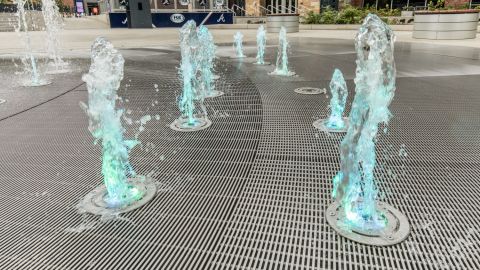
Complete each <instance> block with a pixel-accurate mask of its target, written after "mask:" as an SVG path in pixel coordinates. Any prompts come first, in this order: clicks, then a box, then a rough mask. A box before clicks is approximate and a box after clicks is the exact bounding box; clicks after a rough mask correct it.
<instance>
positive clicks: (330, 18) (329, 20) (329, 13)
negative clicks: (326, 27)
mask: <svg viewBox="0 0 480 270" xmlns="http://www.w3.org/2000/svg"><path fill="white" fill-rule="evenodd" d="M337 16H338V11H336V10H335V9H333V8H331V7H327V8H326V9H325V10H324V11H323V12H322V13H320V23H323V24H334V23H335V21H336V19H337Z"/></svg>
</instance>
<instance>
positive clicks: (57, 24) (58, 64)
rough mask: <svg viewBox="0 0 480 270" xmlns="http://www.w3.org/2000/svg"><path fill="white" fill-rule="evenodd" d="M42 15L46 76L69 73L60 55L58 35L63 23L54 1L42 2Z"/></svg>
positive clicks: (45, 0)
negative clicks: (46, 65) (46, 64)
mask: <svg viewBox="0 0 480 270" xmlns="http://www.w3.org/2000/svg"><path fill="white" fill-rule="evenodd" d="M42 15H43V20H44V21H45V31H46V33H47V53H48V58H49V60H50V61H49V62H48V68H49V69H48V70H47V73H48V74H59V73H67V72H69V71H70V70H69V68H68V63H66V62H65V61H63V59H62V56H61V55H60V45H59V34H60V31H61V30H62V26H63V21H62V17H61V15H60V12H59V11H58V6H57V5H56V3H55V0H42Z"/></svg>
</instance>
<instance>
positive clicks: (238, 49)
mask: <svg viewBox="0 0 480 270" xmlns="http://www.w3.org/2000/svg"><path fill="white" fill-rule="evenodd" d="M233 48H234V50H235V56H233V57H232V58H244V57H245V55H244V54H243V34H242V33H241V32H237V33H235V35H234V36H233Z"/></svg>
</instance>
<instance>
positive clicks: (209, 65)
mask: <svg viewBox="0 0 480 270" xmlns="http://www.w3.org/2000/svg"><path fill="white" fill-rule="evenodd" d="M197 36H198V41H199V44H200V49H199V50H198V53H197V62H198V69H199V72H200V80H199V81H200V87H201V88H202V94H203V96H204V97H210V96H212V95H213V91H214V86H215V85H214V83H213V69H214V63H215V62H214V59H215V52H216V50H217V47H216V46H215V43H214V41H213V36H212V34H211V33H210V31H208V28H207V27H205V26H203V25H201V26H199V27H198V29H197Z"/></svg>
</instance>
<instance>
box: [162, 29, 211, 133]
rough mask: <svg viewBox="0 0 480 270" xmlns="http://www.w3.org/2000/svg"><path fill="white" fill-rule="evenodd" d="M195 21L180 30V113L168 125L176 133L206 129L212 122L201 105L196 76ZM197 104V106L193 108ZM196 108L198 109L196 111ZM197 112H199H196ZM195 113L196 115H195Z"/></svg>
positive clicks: (196, 41)
mask: <svg viewBox="0 0 480 270" xmlns="http://www.w3.org/2000/svg"><path fill="white" fill-rule="evenodd" d="M196 28H197V26H196V23H195V21H193V20H190V21H188V22H187V23H185V24H184V25H183V26H182V28H181V29H180V51H181V58H182V59H181V64H180V79H181V80H182V82H183V91H182V95H181V96H180V98H179V101H178V108H179V110H180V112H181V115H180V117H179V118H177V119H176V120H175V121H173V123H172V124H170V128H171V129H173V130H176V131H183V132H190V131H198V130H203V129H206V128H208V127H209V126H210V125H211V124H212V122H211V121H210V120H209V119H208V117H207V110H206V108H205V106H204V104H203V101H204V98H205V96H204V93H203V91H202V87H201V86H200V82H199V79H198V78H199V76H198V74H197V73H198V70H199V69H198V54H199V53H200V49H201V48H202V47H201V46H200V42H199V39H198V34H197V29H196ZM196 103H197V106H195V105H196ZM197 107H200V109H199V110H198V109H197ZM197 111H199V112H197ZM196 112H197V113H196Z"/></svg>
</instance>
